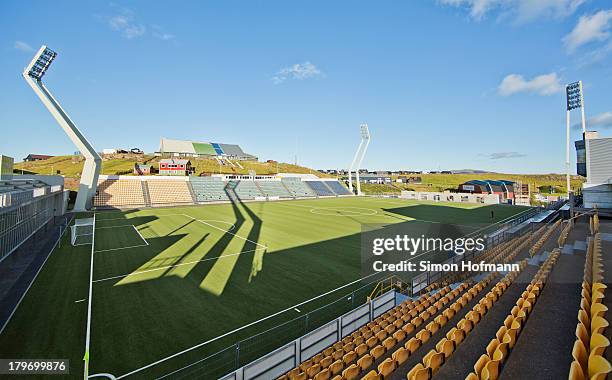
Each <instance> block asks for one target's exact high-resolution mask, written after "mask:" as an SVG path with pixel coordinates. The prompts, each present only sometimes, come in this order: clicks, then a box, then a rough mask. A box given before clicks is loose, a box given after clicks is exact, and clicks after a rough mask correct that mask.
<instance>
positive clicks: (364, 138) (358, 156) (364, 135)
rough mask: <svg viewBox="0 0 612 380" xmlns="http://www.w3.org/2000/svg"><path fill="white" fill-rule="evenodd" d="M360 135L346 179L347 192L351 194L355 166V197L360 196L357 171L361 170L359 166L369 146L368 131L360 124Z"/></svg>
mask: <svg viewBox="0 0 612 380" xmlns="http://www.w3.org/2000/svg"><path fill="white" fill-rule="evenodd" d="M359 129H360V133H361V141H360V142H359V146H358V147H357V151H356V152H355V156H354V157H353V162H352V163H351V166H350V167H349V172H348V178H349V190H350V192H351V193H352V192H353V175H352V172H353V168H354V167H355V166H357V168H356V170H355V179H356V181H357V195H361V184H360V183H359V169H360V168H361V164H362V163H363V158H364V157H365V154H366V151H367V150H368V145H369V144H370V130H369V129H368V125H367V124H365V123H364V124H361V125H360V126H359Z"/></svg>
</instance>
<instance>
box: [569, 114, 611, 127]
mask: <svg viewBox="0 0 612 380" xmlns="http://www.w3.org/2000/svg"><path fill="white" fill-rule="evenodd" d="M586 126H587V130H592V129H593V128H597V127H601V128H604V129H608V128H612V112H603V113H600V114H599V115H595V116H593V117H590V118H588V119H587V121H586ZM574 129H577V130H578V129H582V124H580V123H577V124H574Z"/></svg>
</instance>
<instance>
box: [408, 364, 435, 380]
mask: <svg viewBox="0 0 612 380" xmlns="http://www.w3.org/2000/svg"><path fill="white" fill-rule="evenodd" d="M406 378H407V379H408V380H429V378H430V377H429V369H428V368H425V366H423V364H421V363H417V364H416V365H415V366H414V367H412V369H411V370H410V371H409V372H408V373H407V374H406Z"/></svg>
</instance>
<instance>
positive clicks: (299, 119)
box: [0, 0, 612, 173]
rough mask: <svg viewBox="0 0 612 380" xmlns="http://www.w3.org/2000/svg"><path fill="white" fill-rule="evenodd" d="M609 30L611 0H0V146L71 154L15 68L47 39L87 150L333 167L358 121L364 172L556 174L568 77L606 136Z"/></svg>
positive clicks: (347, 149) (611, 73)
mask: <svg viewBox="0 0 612 380" xmlns="http://www.w3.org/2000/svg"><path fill="white" fill-rule="evenodd" d="M611 28H612V5H611V4H610V2H609V1H586V0H545V1H535V0H438V1H435V0H432V1H426V0H418V1H417V0H415V1H381V2H365V1H363V2H356V1H313V2H287V1H248V2H247V1H242V2H238V1H205V2H204V1H193V2H189V1H182V2H173V3H170V2H165V3H162V2H146V1H122V2H116V3H108V2H76V1H61V2H39V1H36V2H34V1H32V2H29V1H3V2H1V3H0V31H1V33H0V52H1V53H2V59H0V84H2V90H3V91H1V92H0V127H1V128H2V138H1V139H0V153H2V154H8V155H12V156H14V157H15V158H17V159H21V158H23V157H25V155H27V154H28V153H42V154H67V153H72V152H73V151H74V150H75V148H74V147H73V145H72V144H71V142H70V141H69V140H68V138H67V137H66V136H65V135H64V133H63V132H62V130H61V129H60V127H59V126H58V125H57V124H56V123H55V121H54V120H53V119H52V117H51V116H50V114H49V113H48V112H47V111H46V109H45V108H44V107H43V105H42V103H40V101H39V100H38V99H37V98H36V97H35V95H34V93H33V92H32V90H31V89H30V88H29V87H28V86H27V84H26V83H25V81H24V80H23V78H21V75H20V73H21V70H22V69H23V67H25V66H26V65H27V63H28V62H29V61H30V59H31V58H32V56H33V54H34V51H35V50H36V49H38V47H40V45H42V44H46V45H48V46H49V47H50V48H52V49H54V50H55V51H57V52H58V53H59V55H58V57H57V59H56V61H55V62H54V64H53V66H52V67H51V69H50V70H49V72H48V74H47V76H45V83H46V84H47V86H48V87H49V89H50V90H51V91H52V92H53V93H54V95H55V96H56V97H57V98H58V99H59V100H60V102H61V103H62V105H63V106H64V108H65V109H66V110H67V112H68V113H69V114H70V116H71V117H72V119H73V120H74V121H75V122H76V124H77V125H78V126H79V128H80V129H81V131H82V132H83V133H84V134H85V135H86V136H87V137H88V139H89V140H90V141H91V142H92V143H93V145H94V146H95V147H96V149H98V150H102V149H103V148H114V147H126V148H130V147H140V148H142V149H144V150H145V151H147V152H152V151H155V150H157V148H158V146H159V138H160V137H162V136H164V137H168V138H177V139H193V140H199V141H213V142H222V143H237V144H240V145H241V146H242V147H243V149H244V150H245V151H247V152H249V153H252V154H255V155H258V156H259V157H260V158H261V159H276V160H280V161H285V162H292V161H293V160H294V156H295V154H296V152H297V156H298V162H299V163H300V164H303V165H307V166H310V167H315V168H341V167H347V166H348V165H349V163H350V161H351V159H352V156H353V153H354V150H355V149H356V147H357V144H358V143H359V124H360V123H362V122H367V123H368V124H369V126H370V130H371V133H372V143H371V145H370V149H369V151H368V155H367V157H366V159H365V161H364V166H365V167H367V168H369V169H419V170H438V169H461V168H474V169H487V170H494V171H499V172H508V173H548V172H563V171H564V160H565V108H564V107H565V104H564V102H565V99H564V92H563V91H564V85H565V84H566V83H569V82H572V81H575V80H579V79H581V80H583V81H584V84H585V103H586V113H587V119H589V120H590V124H591V125H592V126H591V128H592V129H595V130H598V131H600V133H601V134H603V135H610V132H611V129H612V103H611V101H610V100H611V99H612V96H610V92H611V89H612V65H611V63H612V62H611V61H612V37H611V35H610V33H611ZM574 112H575V113H573V114H572V120H573V123H574V122H577V121H578V120H579V117H580V116H579V112H577V111H574ZM572 134H573V137H574V138H578V137H579V135H580V132H579V131H577V130H573V131H572ZM572 154H574V153H572Z"/></svg>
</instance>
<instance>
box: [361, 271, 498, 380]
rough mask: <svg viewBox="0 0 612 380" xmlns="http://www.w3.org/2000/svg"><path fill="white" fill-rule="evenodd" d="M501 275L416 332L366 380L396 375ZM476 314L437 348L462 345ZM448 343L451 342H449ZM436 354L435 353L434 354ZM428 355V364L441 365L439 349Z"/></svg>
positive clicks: (486, 280) (480, 284) (484, 282)
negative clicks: (403, 365)
mask: <svg viewBox="0 0 612 380" xmlns="http://www.w3.org/2000/svg"><path fill="white" fill-rule="evenodd" d="M495 276H497V273H490V274H489V275H488V276H486V277H485V278H484V279H483V280H481V281H480V282H478V283H477V284H476V285H474V286H473V287H472V288H471V289H470V290H469V291H467V292H466V293H464V294H463V296H461V297H460V298H459V299H458V300H457V301H455V302H454V303H453V304H452V305H450V306H448V307H447V308H446V309H445V310H444V311H443V312H442V313H441V314H440V315H438V316H437V317H436V318H435V319H434V321H433V322H430V323H429V324H427V326H425V328H423V329H421V330H420V331H418V332H417V333H416V335H415V336H414V337H412V338H410V339H409V340H408V341H407V342H406V343H405V344H404V345H403V346H401V347H399V348H398V349H397V350H395V351H394V352H393V353H392V354H391V356H390V357H387V358H386V359H384V360H383V361H382V362H381V363H380V364H379V365H378V367H377V369H372V370H371V371H370V372H368V373H367V374H365V376H364V377H362V379H368V380H375V379H385V378H388V377H390V376H391V375H392V374H394V372H395V371H396V370H397V369H398V368H399V367H400V366H401V365H402V364H404V363H405V362H406V361H407V360H408V358H409V357H410V356H412V355H413V354H414V353H415V352H416V351H417V350H418V349H419V348H420V347H422V346H423V345H424V344H425V343H427V342H428V341H429V340H430V339H431V338H432V337H433V336H434V335H435V334H436V333H437V332H438V331H439V330H440V329H441V328H442V327H444V326H445V325H446V324H447V323H448V322H449V321H450V320H451V319H452V318H453V317H454V316H455V315H456V314H458V313H459V312H460V311H461V309H462V308H463V307H465V306H466V305H467V304H468V303H469V302H470V301H471V300H472V299H473V298H474V297H476V296H477V295H478V294H479V293H480V292H481V291H482V290H483V289H485V288H486V287H487V286H488V284H489V283H490V282H491V281H492V280H493V279H494V278H495ZM471 313H472V311H470V312H468V313H467V314H466V316H465V317H464V318H463V319H462V321H464V322H463V323H461V321H460V323H459V324H458V325H457V327H453V329H451V330H450V331H449V332H448V333H447V334H446V338H443V339H442V340H441V341H440V342H438V344H437V345H436V346H437V347H440V349H441V350H443V351H444V352H448V350H449V346H450V345H453V346H454V345H455V344H459V343H460V342H461V341H463V339H464V337H465V335H466V334H467V333H468V331H466V329H467V330H470V329H471V328H472V325H473V320H474V319H477V318H478V317H477V316H476V315H473V314H471ZM446 341H448V343H445V342H446ZM432 351H434V352H432ZM432 351H430V352H429V353H427V354H426V355H425V357H424V359H423V362H424V363H425V362H426V363H437V362H438V361H439V359H440V356H439V355H437V354H438V353H437V352H435V350H432Z"/></svg>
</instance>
